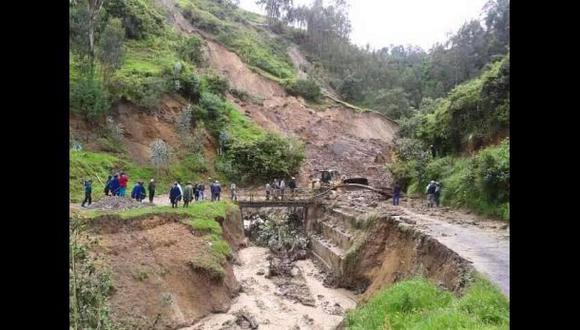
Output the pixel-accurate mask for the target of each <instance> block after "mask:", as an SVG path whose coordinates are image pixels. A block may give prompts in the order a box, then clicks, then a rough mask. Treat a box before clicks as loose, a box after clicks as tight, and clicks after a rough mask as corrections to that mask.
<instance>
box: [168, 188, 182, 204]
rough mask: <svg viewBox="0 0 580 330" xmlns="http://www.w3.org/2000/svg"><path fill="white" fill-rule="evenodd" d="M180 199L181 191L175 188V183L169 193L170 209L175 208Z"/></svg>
mask: <svg viewBox="0 0 580 330" xmlns="http://www.w3.org/2000/svg"><path fill="white" fill-rule="evenodd" d="M180 199H181V191H180V190H179V187H177V182H175V183H174V184H173V187H172V188H171V190H170V191H169V200H170V201H171V208H177V207H178V203H179V200H180Z"/></svg>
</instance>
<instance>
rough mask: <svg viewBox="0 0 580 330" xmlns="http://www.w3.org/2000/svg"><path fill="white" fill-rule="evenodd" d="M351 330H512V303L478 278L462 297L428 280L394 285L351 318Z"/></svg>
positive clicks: (349, 316)
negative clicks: (455, 295)
mask: <svg viewBox="0 0 580 330" xmlns="http://www.w3.org/2000/svg"><path fill="white" fill-rule="evenodd" d="M347 326H348V328H349V329H365V330H366V329H394V330H396V329H433V330H435V329H441V330H442V329H509V302H508V301H507V299H506V297H505V296H504V295H503V294H502V293H501V292H500V291H499V289H497V288H496V287H494V286H493V285H492V284H490V283H489V282H488V281H486V280H483V279H477V280H476V281H474V282H473V283H472V284H471V286H470V287H469V288H468V289H467V290H466V292H465V295H464V296H463V297H461V298H456V297H454V296H453V295H452V294H451V293H449V292H445V291H442V290H440V289H438V288H437V287H436V286H435V285H433V284H432V283H430V282H428V281H427V280H425V279H421V278H416V279H411V280H407V281H403V282H399V283H396V284H394V285H393V286H391V287H389V288H386V289H383V290H382V291H380V292H379V293H377V294H376V295H375V296H374V297H373V298H372V299H371V300H369V301H368V302H367V303H365V304H363V305H360V306H358V307H357V308H356V309H355V310H354V311H351V312H350V313H349V314H348V315H347Z"/></svg>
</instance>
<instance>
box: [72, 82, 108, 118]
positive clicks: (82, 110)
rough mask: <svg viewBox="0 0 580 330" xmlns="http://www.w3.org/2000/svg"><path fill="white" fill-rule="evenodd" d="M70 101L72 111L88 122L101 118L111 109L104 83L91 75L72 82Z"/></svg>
mask: <svg viewBox="0 0 580 330" xmlns="http://www.w3.org/2000/svg"><path fill="white" fill-rule="evenodd" d="M69 99H70V107H71V110H72V111H73V112H76V113H79V114H81V115H82V116H83V117H84V119H85V120H87V121H88V120H94V119H97V118H99V117H101V116H102V115H104V114H105V113H106V112H107V111H108V110H109V108H110V102H109V98H108V95H107V93H106V91H105V89H104V87H103V85H102V83H101V82H100V81H99V80H97V79H96V78H95V77H94V76H90V75H89V76H83V77H81V78H78V79H75V80H73V81H71V85H70V91H69Z"/></svg>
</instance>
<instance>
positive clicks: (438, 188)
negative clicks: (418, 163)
mask: <svg viewBox="0 0 580 330" xmlns="http://www.w3.org/2000/svg"><path fill="white" fill-rule="evenodd" d="M440 198H441V183H440V182H439V181H437V182H435V205H437V207H439V202H440Z"/></svg>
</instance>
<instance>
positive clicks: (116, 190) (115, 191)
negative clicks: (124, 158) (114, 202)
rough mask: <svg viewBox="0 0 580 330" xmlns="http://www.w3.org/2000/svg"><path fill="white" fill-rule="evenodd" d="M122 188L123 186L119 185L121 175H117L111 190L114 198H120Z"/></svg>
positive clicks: (112, 182) (112, 181)
mask: <svg viewBox="0 0 580 330" xmlns="http://www.w3.org/2000/svg"><path fill="white" fill-rule="evenodd" d="M120 187H121V186H120V185H119V174H115V176H114V177H113V180H111V189H110V190H111V193H112V194H113V196H119V188H120Z"/></svg>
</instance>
